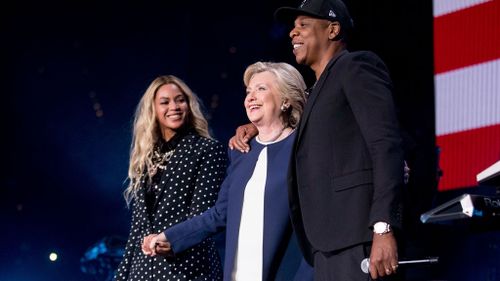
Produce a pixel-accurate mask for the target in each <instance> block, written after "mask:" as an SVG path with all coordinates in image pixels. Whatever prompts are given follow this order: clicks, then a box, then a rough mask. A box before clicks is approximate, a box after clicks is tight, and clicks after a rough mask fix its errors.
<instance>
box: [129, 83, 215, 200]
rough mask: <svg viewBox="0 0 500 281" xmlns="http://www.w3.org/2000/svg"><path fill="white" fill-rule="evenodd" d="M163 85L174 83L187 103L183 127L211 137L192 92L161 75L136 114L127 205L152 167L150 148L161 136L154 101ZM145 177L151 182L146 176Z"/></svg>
mask: <svg viewBox="0 0 500 281" xmlns="http://www.w3.org/2000/svg"><path fill="white" fill-rule="evenodd" d="M166 84H174V85H176V86H177V87H179V89H181V91H182V93H183V94H184V96H185V97H186V99H187V101H188V105H189V112H188V115H187V118H186V121H185V124H184V125H183V127H184V128H193V129H194V130H195V131H196V132H197V133H198V134H199V135H201V136H204V137H207V138H212V137H211V136H210V133H209V129H208V122H207V120H206V119H205V117H204V116H203V113H202V110H201V105H202V104H201V102H200V100H199V98H198V96H196V95H195V94H194V93H193V91H192V90H191V89H190V88H189V87H188V86H187V85H186V83H184V82H183V81H182V80H181V79H179V78H177V77H175V76H173V75H165V76H160V77H157V78H156V79H154V80H153V82H151V84H150V85H149V87H148V88H147V90H146V92H145V93H144V95H143V96H142V98H141V100H140V101H139V104H138V105H137V108H136V111H135V117H134V125H133V136H132V144H131V147H130V163H129V168H128V187H127V189H126V190H125V192H124V196H125V199H126V201H127V204H130V202H131V201H132V199H133V198H134V197H135V196H136V194H137V191H138V190H139V188H140V186H141V179H142V177H144V176H147V175H148V173H147V172H148V171H150V170H151V169H152V167H153V163H152V155H153V149H154V146H155V144H156V143H157V142H158V141H159V140H160V138H161V137H162V135H161V131H160V125H159V123H158V120H157V116H156V113H155V107H154V100H155V96H156V92H157V91H158V89H159V88H160V87H161V86H163V85H166ZM147 178H148V180H151V179H149V176H148V177H147Z"/></svg>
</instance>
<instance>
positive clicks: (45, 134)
mask: <svg viewBox="0 0 500 281" xmlns="http://www.w3.org/2000/svg"><path fill="white" fill-rule="evenodd" d="M298 4H299V3H298V1H285V0H279V1H264V0H254V1H245V2H240V1H227V0H222V1H213V2H207V1H202V2H200V1H191V0H185V1H175V2H174V1H167V0H164V1H150V0H148V1H65V2H56V1H30V0H27V1H17V2H16V3H11V4H9V5H10V6H9V7H6V6H5V4H2V6H3V7H2V8H1V9H0V10H1V12H0V15H1V25H0V31H1V42H2V43H1V44H0V46H1V57H0V59H1V62H2V63H1V93H2V95H1V97H2V103H1V104H2V110H1V120H2V127H1V128H2V131H3V132H2V137H1V139H2V147H3V148H4V150H3V153H2V156H3V157H2V162H3V165H2V168H1V170H2V173H1V182H0V184H1V186H0V188H1V189H0V192H1V194H0V206H1V207H0V208H1V215H0V219H1V224H0V229H1V231H0V235H1V236H0V238H1V240H0V241H1V242H0V280H1V281H6V280H16V281H27V280H40V281H46V280H68V281H70V280H82V281H86V280H103V279H99V278H96V277H95V276H92V275H91V274H86V273H83V272H82V271H81V269H80V258H82V257H83V255H84V253H85V252H86V251H87V250H88V249H90V248H91V247H92V246H93V245H94V244H95V243H97V242H98V241H101V239H103V238H104V237H121V238H125V237H126V236H127V235H128V230H129V216H130V214H129V211H128V209H127V208H126V204H125V201H124V199H123V196H122V192H123V190H124V188H125V185H124V181H125V179H126V175H127V167H128V153H129V146H130V140H131V123H132V118H133V113H134V110H135V106H136V104H137V103H138V101H139V98H140V97H141V96H142V94H143V92H144V91H145V89H146V87H147V86H148V85H149V83H150V82H151V81H152V80H153V79H154V78H155V77H156V76H159V75H164V74H173V75H176V76H178V77H180V78H181V79H183V80H184V81H186V83H187V84H188V85H189V86H190V87H191V88H192V89H193V90H194V91H195V92H196V93H197V94H198V95H199V96H200V97H201V98H202V100H203V102H204V104H205V107H206V113H207V116H208V118H209V122H210V125H211V128H212V130H213V134H214V136H215V137H216V138H217V139H218V140H220V141H221V142H222V143H224V144H226V143H227V141H228V139H229V137H230V136H232V134H233V132H234V130H235V128H236V127H237V126H238V125H240V124H243V123H245V122H246V117H245V114H244V110H243V106H242V104H243V97H244V92H245V90H244V85H243V82H242V75H243V71H244V70H245V68H246V67H247V66H248V65H249V64H251V63H254V62H256V61H258V60H264V61H267V60H269V61H285V62H288V63H291V64H293V65H295V66H297V65H296V63H295V60H294V57H293V55H292V47H291V44H290V40H289V38H288V28H287V27H285V26H283V25H281V24H278V23H276V22H275V21H274V20H273V12H274V10H275V9H276V8H277V7H280V6H284V5H286V6H297V5H298ZM347 5H348V7H349V8H350V10H351V15H352V17H353V19H354V22H355V28H356V29H355V32H354V34H353V38H352V42H351V45H350V49H351V50H360V49H365V50H371V51H374V52H376V53H377V54H378V55H379V56H380V57H381V58H382V59H383V60H384V61H385V62H386V64H387V65H388V68H389V70H390V72H391V76H392V78H393V81H394V85H395V90H394V96H395V100H396V103H397V105H398V107H399V109H400V120H401V127H402V129H403V130H404V136H405V147H406V151H407V156H406V158H407V160H408V162H409V164H410V167H411V169H412V174H411V178H410V179H411V180H410V183H409V185H408V186H407V187H406V192H405V198H406V203H407V204H406V212H405V222H404V223H405V226H406V229H407V233H406V234H404V237H405V239H404V240H403V241H404V243H403V246H402V247H401V249H402V255H403V257H405V256H406V257H410V258H421V257H423V256H426V255H427V256H429V255H441V256H443V257H445V256H446V255H450V254H449V253H450V251H451V252H453V253H455V252H456V253H460V254H463V255H467V256H470V255H468V253H475V250H476V249H477V247H478V245H476V244H472V245H469V246H468V247H469V248H470V249H469V250H463V251H465V252H463V251H462V249H458V248H457V247H455V245H454V244H453V243H455V242H457V243H460V244H462V245H463V240H459V239H464V240H465V241H466V242H465V243H471V242H470V241H472V239H469V237H472V236H471V235H469V234H468V232H467V231H462V232H461V233H464V234H463V235H459V236H460V238H453V237H456V235H453V234H450V233H449V232H451V230H450V228H447V227H446V226H445V227H443V228H439V229H437V230H436V229H434V228H432V227H426V226H422V225H421V224H420V223H419V221H418V217H419V215H420V214H421V213H423V212H425V211H427V210H429V209H430V208H431V207H433V206H435V205H436V200H440V199H439V197H438V196H436V192H435V190H436V178H437V165H436V149H435V140H434V106H433V99H434V98H433V60H432V55H433V52H432V3H431V1H397V0H387V1H361V0H357V1H355V0H351V1H348V2H347ZM297 67H298V68H299V70H301V72H302V73H303V74H304V76H305V78H306V81H307V82H308V84H309V85H312V83H313V82H314V81H313V80H312V79H313V77H312V73H311V72H310V71H309V70H308V69H306V68H304V67H301V66H297ZM454 195H455V194H451V195H449V197H453V196H454ZM442 200H444V199H441V201H442ZM453 231H454V230H453ZM490 234H491V233H490V232H487V233H486V234H484V233H480V234H477V235H486V239H482V237H483V236H481V237H479V240H480V241H489V242H484V243H486V244H481V245H479V246H480V247H482V248H481V249H483V250H484V249H486V251H490V252H487V253H486V256H488V255H487V254H488V253H489V254H490V256H491V257H494V256H497V257H498V251H499V250H498V247H499V246H498V245H499V241H498V236H493V235H490ZM473 235H476V234H473ZM462 236H463V237H462ZM450 237H451V238H452V239H451V241H450ZM474 237H476V236H474ZM495 237H496V238H495ZM492 238H493V242H491V241H492ZM455 239H457V241H456V240H455ZM495 239H496V240H495ZM436 240H437V241H436ZM442 241H448V243H445V244H443V243H441V242H442ZM474 241H475V238H474ZM490 242H491V243H490ZM436 243H438V244H439V245H441V247H435V246H433V247H431V246H430V245H431V244H432V245H435V244H436ZM466 245H467V244H466ZM495 247H497V248H495ZM450 249H452V250H450ZM495 249H496V250H495ZM481 251H482V250H481ZM51 252H56V253H57V254H58V255H59V259H58V260H57V261H56V262H50V261H49V259H48V256H49V253H51ZM482 252H484V251H482ZM464 253H465V254H464ZM453 255H455V254H453ZM455 256H456V255H455ZM474 257H476V256H474ZM457 259H458V258H457ZM468 260H469V258H467V259H465V261H462V260H461V259H460V263H458V264H457V262H455V261H453V260H452V261H448V262H446V259H445V262H444V263H442V264H441V265H440V266H433V267H423V268H414V269H408V271H407V272H406V274H407V275H408V277H407V279H408V280H410V279H413V280H431V279H437V278H441V279H442V280H500V279H499V277H498V275H499V274H500V269H499V267H500V266H499V265H498V264H496V263H495V259H489V260H487V261H489V262H490V263H492V264H488V265H487V266H486V267H485V265H484V263H482V262H481V259H480V258H479V262H477V264H480V266H483V267H480V268H479V271H482V272H483V273H484V272H486V273H484V274H485V275H483V277H484V278H481V276H479V277H478V276H475V277H473V278H476V279H469V276H472V275H467V274H469V273H470V274H473V271H472V270H468V269H467V267H468V264H466V266H462V265H464V263H467V261H468ZM474 260H476V261H477V260H478V259H476V258H474ZM457 268H459V270H458V271H457ZM475 270H478V268H477V267H476V269H475ZM485 270H486V271H485ZM488 270H489V271H488ZM403 271H404V270H403ZM464 278H465V279H464ZM495 278H496V279H495Z"/></svg>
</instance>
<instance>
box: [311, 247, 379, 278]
mask: <svg viewBox="0 0 500 281" xmlns="http://www.w3.org/2000/svg"><path fill="white" fill-rule="evenodd" d="M370 249H371V244H360V245H356V246H353V247H350V248H347V249H343V250H340V251H334V252H328V253H325V252H319V251H318V252H316V253H315V254H314V281H369V280H371V278H370V274H366V273H364V272H363V271H362V270H361V261H362V260H363V259H364V258H367V257H369V256H370Z"/></svg>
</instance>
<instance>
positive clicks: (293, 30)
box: [288, 27, 299, 39]
mask: <svg viewBox="0 0 500 281" xmlns="http://www.w3.org/2000/svg"><path fill="white" fill-rule="evenodd" d="M297 35H299V32H298V31H297V29H296V28H295V27H294V28H292V30H290V33H289V34H288V36H290V38H292V39H293V37H295V36H297Z"/></svg>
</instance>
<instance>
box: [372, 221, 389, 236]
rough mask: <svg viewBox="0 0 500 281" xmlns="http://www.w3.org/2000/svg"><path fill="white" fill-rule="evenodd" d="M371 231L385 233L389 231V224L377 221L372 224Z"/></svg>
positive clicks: (379, 233)
mask: <svg viewBox="0 0 500 281" xmlns="http://www.w3.org/2000/svg"><path fill="white" fill-rule="evenodd" d="M373 232H374V233H376V234H378V235H384V234H387V233H389V232H391V225H390V224H388V223H386V222H383V221H379V222H377V223H375V224H374V225H373Z"/></svg>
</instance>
